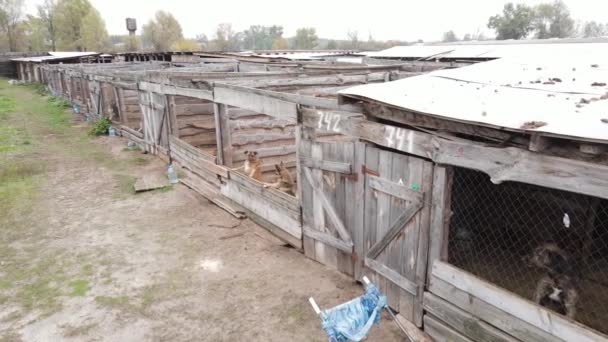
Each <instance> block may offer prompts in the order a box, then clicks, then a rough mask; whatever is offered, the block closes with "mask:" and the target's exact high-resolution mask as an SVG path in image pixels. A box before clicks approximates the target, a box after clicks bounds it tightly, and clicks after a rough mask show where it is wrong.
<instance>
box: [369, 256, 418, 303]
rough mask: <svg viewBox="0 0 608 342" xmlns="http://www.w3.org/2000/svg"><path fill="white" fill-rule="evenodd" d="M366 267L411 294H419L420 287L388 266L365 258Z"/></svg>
mask: <svg viewBox="0 0 608 342" xmlns="http://www.w3.org/2000/svg"><path fill="white" fill-rule="evenodd" d="M365 266H367V267H369V268H370V269H372V270H374V271H375V272H377V273H378V274H380V275H381V276H383V277H385V278H386V279H388V280H389V281H391V282H393V283H395V284H396V285H397V286H399V287H400V288H402V289H404V290H405V291H407V292H409V293H410V294H412V295H414V296H415V295H416V294H417V293H418V285H416V284H415V283H413V282H412V281H411V280H409V279H407V278H406V277H404V276H402V275H401V274H399V273H397V272H395V271H393V270H392V269H390V268H388V267H387V266H386V265H383V264H382V263H380V262H378V261H376V260H374V259H370V258H365Z"/></svg>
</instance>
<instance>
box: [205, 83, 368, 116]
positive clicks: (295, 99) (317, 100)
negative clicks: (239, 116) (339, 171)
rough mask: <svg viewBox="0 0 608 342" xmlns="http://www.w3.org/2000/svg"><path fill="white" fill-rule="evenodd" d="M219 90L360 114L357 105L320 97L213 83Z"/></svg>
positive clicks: (359, 108)
mask: <svg viewBox="0 0 608 342" xmlns="http://www.w3.org/2000/svg"><path fill="white" fill-rule="evenodd" d="M220 88H226V89H232V90H235V91H238V92H243V93H249V94H256V95H261V96H263V97H265V98H272V99H276V100H282V101H286V102H289V103H292V104H299V105H305V106H312V107H318V108H327V109H329V110H342V111H349V112H358V113H360V112H361V109H362V108H361V107H360V106H358V105H340V104H338V101H337V100H336V99H326V98H322V97H314V96H304V95H298V94H291V93H284V92H278V91H272V90H266V89H254V88H248V87H241V86H235V85H229V84H222V83H215V88H214V89H215V90H216V91H217V89H220Z"/></svg>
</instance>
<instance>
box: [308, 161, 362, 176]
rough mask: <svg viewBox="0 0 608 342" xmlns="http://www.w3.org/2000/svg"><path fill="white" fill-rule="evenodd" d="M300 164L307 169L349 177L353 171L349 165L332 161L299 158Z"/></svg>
mask: <svg viewBox="0 0 608 342" xmlns="http://www.w3.org/2000/svg"><path fill="white" fill-rule="evenodd" d="M300 163H302V166H305V167H308V168H313V169H320V170H323V171H329V172H337V173H342V174H348V175H350V174H351V173H352V171H353V170H352V167H351V164H349V163H342V162H337V161H332V160H319V159H313V158H308V157H302V158H300Z"/></svg>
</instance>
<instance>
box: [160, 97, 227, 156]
mask: <svg viewBox="0 0 608 342" xmlns="http://www.w3.org/2000/svg"><path fill="white" fill-rule="evenodd" d="M170 106H171V107H172V109H173V113H174V115H175V121H176V124H177V127H176V128H174V130H173V134H174V135H176V136H177V137H178V138H179V139H181V140H182V141H184V142H186V143H188V144H190V145H192V146H194V147H196V148H199V149H201V150H203V151H205V152H206V153H207V154H210V155H213V156H216V155H217V143H216V135H215V119H214V114H213V102H210V101H206V100H201V99H197V98H193V97H185V96H172V101H171V103H170Z"/></svg>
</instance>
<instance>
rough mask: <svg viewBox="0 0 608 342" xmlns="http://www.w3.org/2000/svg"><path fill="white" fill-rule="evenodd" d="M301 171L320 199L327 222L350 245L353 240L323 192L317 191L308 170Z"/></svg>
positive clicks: (317, 187)
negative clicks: (328, 221) (329, 222)
mask: <svg viewBox="0 0 608 342" xmlns="http://www.w3.org/2000/svg"><path fill="white" fill-rule="evenodd" d="M303 170H304V176H305V177H306V180H307V181H308V183H309V184H310V186H312V188H313V190H314V192H315V194H317V197H318V198H319V199H320V201H321V204H322V205H323V209H325V212H326V213H327V216H328V217H329V220H330V221H331V222H332V223H333V225H334V227H335V228H336V231H337V232H338V234H339V235H340V238H342V240H344V241H346V242H349V243H352V242H353V240H352V239H351V237H350V234H349V233H348V230H346V227H344V224H343V223H342V220H340V216H338V213H336V210H335V209H334V206H333V205H332V204H331V203H330V202H329V200H328V199H327V198H326V197H325V194H324V193H323V191H322V190H321V189H319V186H318V184H316V183H315V182H314V180H313V177H312V174H311V172H310V169H308V168H304V169H303Z"/></svg>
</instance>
